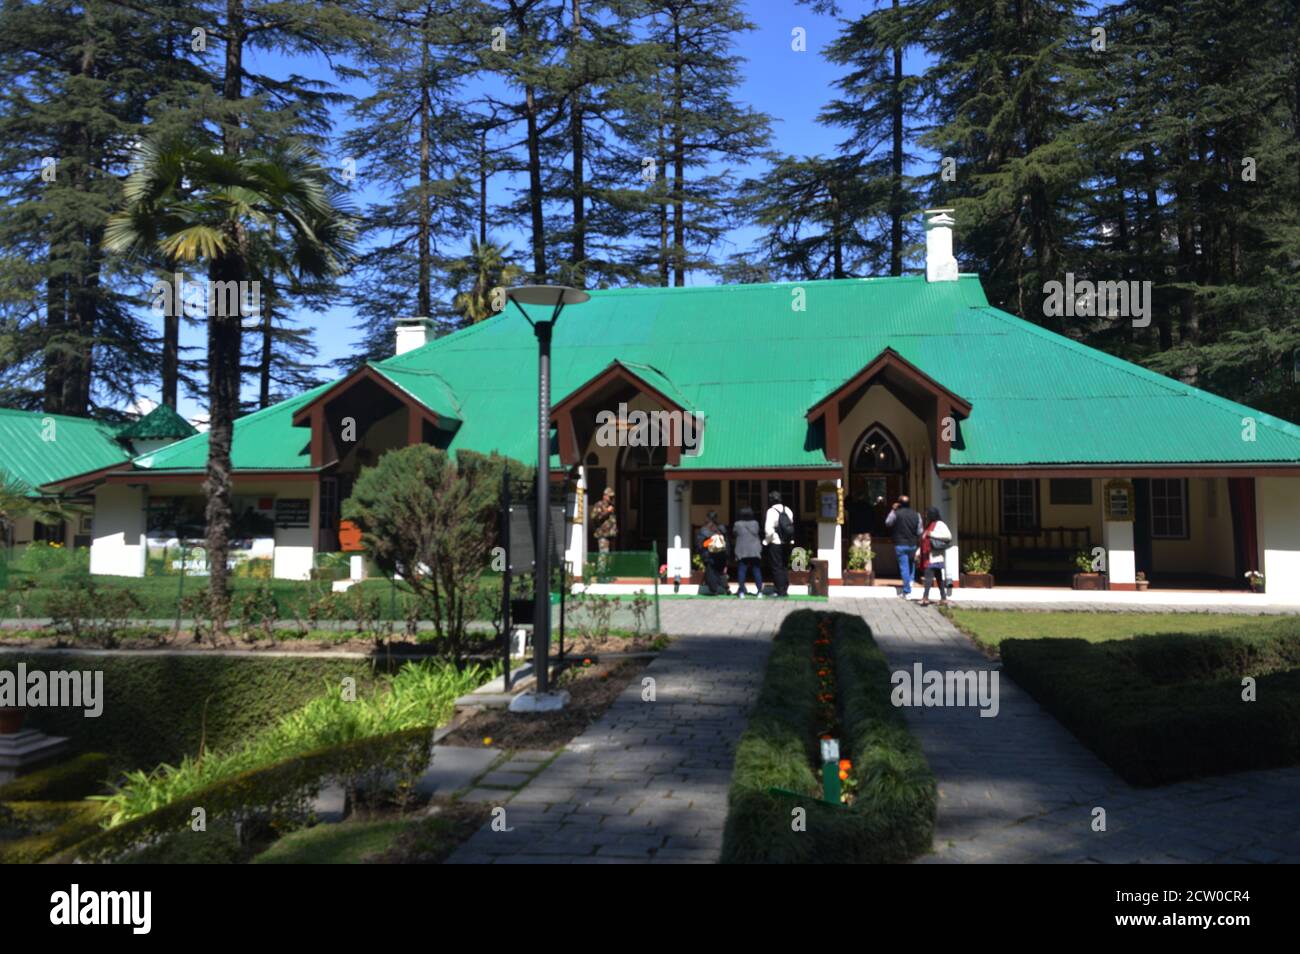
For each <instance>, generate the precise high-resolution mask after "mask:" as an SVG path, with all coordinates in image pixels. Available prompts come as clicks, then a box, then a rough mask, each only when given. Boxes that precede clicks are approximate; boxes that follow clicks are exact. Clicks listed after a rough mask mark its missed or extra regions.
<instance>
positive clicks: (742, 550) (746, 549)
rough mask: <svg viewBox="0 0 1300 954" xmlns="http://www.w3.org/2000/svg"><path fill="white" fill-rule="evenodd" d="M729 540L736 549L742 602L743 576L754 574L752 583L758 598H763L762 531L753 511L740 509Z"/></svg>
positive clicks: (743, 590)
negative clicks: (756, 589) (760, 559)
mask: <svg viewBox="0 0 1300 954" xmlns="http://www.w3.org/2000/svg"><path fill="white" fill-rule="evenodd" d="M731 539H732V540H734V541H735V547H736V578H737V579H738V580H739V582H740V592H739V593H738V594H737V595H738V596H739V597H740V598H741V599H742V600H743V599H744V598H745V574H746V573H752V574H754V583H755V585H756V586H757V587H758V598H759V599H760V600H761V599H762V598H763V567H762V565H761V563H760V561H759V557H760V556H761V555H762V553H763V531H762V530H761V529H760V528H759V526H758V521H757V520H755V519H754V511H753V510H752V509H750V508H749V507H742V508H741V510H740V513H739V514H738V515H737V517H736V522H735V524H733V525H732V528H731Z"/></svg>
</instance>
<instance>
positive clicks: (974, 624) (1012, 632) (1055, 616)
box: [949, 607, 1300, 650]
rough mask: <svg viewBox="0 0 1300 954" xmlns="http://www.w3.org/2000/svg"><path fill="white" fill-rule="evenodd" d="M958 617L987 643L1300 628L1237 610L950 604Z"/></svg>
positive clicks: (1251, 633)
mask: <svg viewBox="0 0 1300 954" xmlns="http://www.w3.org/2000/svg"><path fill="white" fill-rule="evenodd" d="M949 612H950V613H951V616H952V621H953V622H954V623H955V624H956V625H957V626H958V628H960V629H961V630H962V631H963V632H965V633H967V634H968V635H970V636H971V637H972V638H973V639H974V640H975V641H976V642H977V643H979V644H980V645H981V646H982V647H984V648H986V649H992V650H996V649H997V648H998V646H999V645H1000V644H1001V642H1002V641H1003V640H1004V639H1056V638H1062V639H1083V640H1086V641H1087V642H1090V643H1103V642H1107V641H1109V640H1112V639H1128V638H1129V637H1130V636H1146V635H1153V634H1156V633H1187V634H1196V633H1232V634H1233V635H1238V636H1244V637H1246V638H1252V637H1259V638H1265V637H1268V636H1270V635H1272V634H1274V633H1281V632H1295V631H1296V629H1297V628H1300V621H1297V619H1296V618H1295V617H1277V616H1231V615H1227V614H1213V613H1108V612H1107V613H1089V612H1068V611H1067V612H1038V611H1034V610H1023V611H1022V610H983V609H964V608H962V609H959V608H955V607H954V608H952V609H950V610H949Z"/></svg>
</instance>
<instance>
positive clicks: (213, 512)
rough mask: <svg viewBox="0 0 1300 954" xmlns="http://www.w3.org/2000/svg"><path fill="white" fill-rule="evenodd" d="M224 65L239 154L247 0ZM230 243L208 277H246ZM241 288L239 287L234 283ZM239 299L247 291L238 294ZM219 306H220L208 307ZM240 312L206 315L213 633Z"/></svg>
mask: <svg viewBox="0 0 1300 954" xmlns="http://www.w3.org/2000/svg"><path fill="white" fill-rule="evenodd" d="M226 33H227V40H226V63H225V77H224V82H223V83H222V91H221V92H222V99H223V100H225V103H226V106H227V108H228V109H230V113H229V114H227V115H226V116H225V117H224V118H223V122H222V130H221V144H222V152H223V154H224V155H227V156H238V155H239V125H240V124H239V121H238V119H239V118H238V114H237V113H236V112H235V109H236V106H235V104H237V103H238V102H239V101H240V99H242V98H243V86H244V84H243V72H244V67H243V51H244V8H243V0H226ZM227 239H228V241H229V243H230V244H229V247H228V250H227V252H226V253H225V254H223V255H219V256H217V257H216V258H214V259H213V260H212V262H211V264H210V265H209V266H208V279H209V281H213V282H217V281H221V282H227V281H234V282H242V281H243V280H244V257H243V256H244V255H245V253H246V251H247V250H246V248H245V247H244V236H243V233H242V229H241V228H240V227H239V226H238V225H232V226H231V227H230V229H229V230H228V234H227ZM236 287H240V286H238V285H237V286H236ZM239 298H240V301H242V300H243V295H242V294H241V295H240V296H239ZM210 310H218V311H219V310H221V309H210ZM242 320H243V319H242V316H241V315H240V314H239V309H236V313H235V314H234V315H225V316H222V315H208V316H207V322H208V421H209V425H208V467H207V481H206V483H205V484H204V491H205V493H206V494H207V522H208V537H207V548H208V593H209V596H210V598H211V602H212V616H213V626H214V634H215V635H216V636H220V635H221V634H222V633H224V630H225V620H226V614H227V612H228V610H229V606H230V589H229V583H228V581H227V575H228V570H227V567H226V560H227V558H228V554H229V552H230V523H231V513H230V495H231V489H230V488H231V479H230V471H231V466H232V465H231V461H230V445H231V438H232V435H233V431H234V422H235V416H236V415H237V414H238V413H239V384H240V358H241V349H240V330H241V327H240V326H241V323H242Z"/></svg>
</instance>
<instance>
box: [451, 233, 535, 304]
mask: <svg viewBox="0 0 1300 954" xmlns="http://www.w3.org/2000/svg"><path fill="white" fill-rule="evenodd" d="M509 255H510V246H509V245H496V244H494V243H492V242H489V241H479V240H478V239H470V240H469V255H468V256H466V257H465V258H462V259H458V260H457V261H455V262H452V263H451V266H450V267H449V268H448V269H447V274H448V277H449V278H450V279H451V283H452V285H453V287H455V288H464V286H465V284H466V283H467V282H469V283H470V286H469V288H468V289H467V290H466V291H462V292H458V293H457V294H456V297H455V298H454V299H453V300H452V308H454V309H455V310H456V313H457V314H459V315H460V316H461V318H462V319H463V321H464V322H465V324H467V325H472V324H476V323H478V322H480V321H483V320H484V319H487V318H491V317H492V316H493V315H494V314H496V312H497V309H496V308H494V307H493V301H492V290H493V289H494V288H500V287H502V286H505V285H510V284H512V283H513V282H514V281H515V280H516V279H517V278H519V277H520V276H521V275H523V273H524V270H523V269H522V268H520V267H519V266H518V265H512V264H511V263H510V261H509Z"/></svg>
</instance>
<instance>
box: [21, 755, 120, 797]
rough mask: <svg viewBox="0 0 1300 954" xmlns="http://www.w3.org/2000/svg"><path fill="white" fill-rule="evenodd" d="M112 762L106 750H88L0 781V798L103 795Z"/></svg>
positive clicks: (111, 771) (110, 773)
mask: <svg viewBox="0 0 1300 954" xmlns="http://www.w3.org/2000/svg"><path fill="white" fill-rule="evenodd" d="M112 763H113V760H112V759H111V758H110V757H109V756H107V755H105V754H103V753H102V752H84V753H82V754H81V755H78V756H77V757H76V758H73V759H68V760H66V761H63V762H57V763H55V764H54V765H50V766H46V767H45V768H42V769H37V770H36V771H34V772H31V773H29V774H27V775H23V776H20V777H19V778H16V779H14V780H13V781H12V782H9V783H7V784H5V785H0V802H67V801H75V800H77V799H81V798H85V797H86V796H87V795H102V794H104V791H105V788H106V786H107V784H108V782H109V779H110V778H111V776H112V774H113V769H112Z"/></svg>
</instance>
